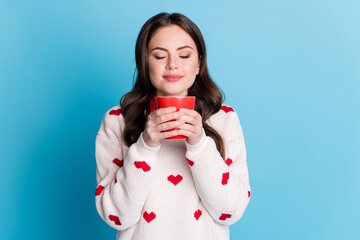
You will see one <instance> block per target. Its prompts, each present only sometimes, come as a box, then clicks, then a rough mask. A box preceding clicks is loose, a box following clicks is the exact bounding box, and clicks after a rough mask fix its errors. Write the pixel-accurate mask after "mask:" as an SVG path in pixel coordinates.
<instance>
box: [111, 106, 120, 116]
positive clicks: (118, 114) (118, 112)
mask: <svg viewBox="0 0 360 240" xmlns="http://www.w3.org/2000/svg"><path fill="white" fill-rule="evenodd" d="M120 114H121V109H120V108H119V109H116V110H111V111H110V112H109V115H115V116H120Z"/></svg>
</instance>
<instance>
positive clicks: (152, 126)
mask: <svg viewBox="0 0 360 240" xmlns="http://www.w3.org/2000/svg"><path fill="white" fill-rule="evenodd" d="M175 111H176V108H175V107H168V108H161V109H158V110H155V111H154V112H152V113H150V114H149V117H148V119H147V121H146V126H145V130H144V132H143V139H144V142H145V143H146V145H148V146H149V147H158V146H159V145H160V140H161V139H164V138H168V137H173V136H176V135H179V134H181V133H180V131H181V130H177V129H175V130H173V131H170V132H165V131H166V130H170V129H173V128H180V127H181V126H183V125H184V124H185V121H184V120H181V119H180V117H181V116H182V115H184V113H183V112H175ZM174 119H175V121H171V120H174ZM186 119H187V118H186ZM186 125H188V124H186Z"/></svg>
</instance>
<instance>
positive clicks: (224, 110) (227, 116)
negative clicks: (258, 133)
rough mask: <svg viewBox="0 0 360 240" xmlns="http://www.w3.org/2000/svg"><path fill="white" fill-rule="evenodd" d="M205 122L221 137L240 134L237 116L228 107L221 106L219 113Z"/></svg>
mask: <svg viewBox="0 0 360 240" xmlns="http://www.w3.org/2000/svg"><path fill="white" fill-rule="evenodd" d="M207 122H208V124H209V125H210V126H212V127H214V128H215V129H216V130H217V131H218V132H219V133H220V134H221V135H223V136H224V135H232V133H234V132H239V131H240V132H242V129H241V126H240V121H239V116H238V114H237V112H236V111H235V110H234V108H232V107H231V106H229V105H225V104H223V105H222V106H221V109H220V111H218V112H217V113H215V114H213V115H212V116H211V117H210V118H209V119H208V120H207Z"/></svg>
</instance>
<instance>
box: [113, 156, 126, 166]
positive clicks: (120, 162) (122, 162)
mask: <svg viewBox="0 0 360 240" xmlns="http://www.w3.org/2000/svg"><path fill="white" fill-rule="evenodd" d="M113 163H115V164H116V165H118V166H119V167H122V166H123V165H124V160H120V159H118V158H115V159H114V160H113Z"/></svg>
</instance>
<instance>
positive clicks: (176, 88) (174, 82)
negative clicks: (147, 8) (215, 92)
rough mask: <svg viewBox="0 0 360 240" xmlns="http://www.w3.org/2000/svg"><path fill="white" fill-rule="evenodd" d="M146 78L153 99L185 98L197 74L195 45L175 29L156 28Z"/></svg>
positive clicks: (171, 27)
mask: <svg viewBox="0 0 360 240" xmlns="http://www.w3.org/2000/svg"><path fill="white" fill-rule="evenodd" d="M147 51H148V56H149V58H148V64H149V77H150V81H151V83H152V85H153V86H154V87H155V88H156V96H187V94H188V88H189V87H191V86H192V85H193V83H194V81H195V78H196V75H197V74H199V70H200V61H199V57H198V52H197V48H196V45H195V42H194V41H193V40H192V38H191V37H190V35H189V34H187V33H186V32H185V31H184V30H183V29H182V28H181V27H179V26H177V25H170V26H166V27H161V28H159V29H158V30H157V31H156V32H155V33H154V35H153V37H152V38H151V40H150V42H149V44H148V48H147Z"/></svg>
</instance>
